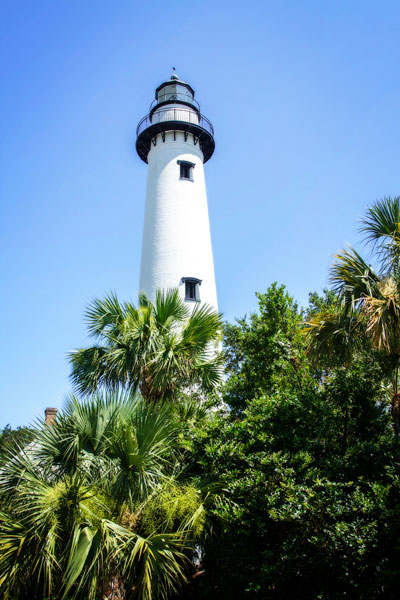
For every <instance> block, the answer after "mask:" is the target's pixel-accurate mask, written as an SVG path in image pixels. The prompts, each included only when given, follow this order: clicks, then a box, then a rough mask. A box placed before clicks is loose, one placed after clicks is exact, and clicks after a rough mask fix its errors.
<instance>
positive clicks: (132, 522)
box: [0, 393, 198, 600]
mask: <svg viewBox="0 0 400 600" xmlns="http://www.w3.org/2000/svg"><path fill="white" fill-rule="evenodd" d="M177 435H178V431H177V425H176V420H175V419H174V418H173V417H172V414H171V406H167V405H165V406H159V407H157V410H155V409H154V407H152V406H150V407H149V406H148V405H146V404H145V403H144V402H143V401H142V400H138V399H137V398H136V397H133V396H130V395H128V394H126V393H120V394H118V395H114V396H113V395H112V394H106V395H96V396H94V397H90V398H86V399H85V400H84V401H83V402H82V404H80V403H78V402H77V400H76V398H74V397H70V398H69V399H68V400H67V403H66V407H65V411H64V413H63V414H61V415H59V417H58V418H57V421H56V423H55V424H54V425H53V426H52V427H48V426H46V425H45V426H41V428H40V429H39V430H38V431H37V432H36V435H35V436H34V439H33V442H32V443H31V444H30V445H29V446H28V447H27V449H26V451H25V452H21V453H19V454H17V455H14V456H12V455H10V457H9V460H7V461H6V463H5V465H4V466H3V467H2V469H1V471H0V493H1V496H2V505H3V513H2V514H0V582H1V583H2V591H3V594H4V595H5V598H9V599H11V598H12V600H18V599H21V600H22V599H23V600H25V598H27V597H29V598H36V599H39V598H43V597H57V598H60V599H61V598H64V599H65V600H67V599H68V600H72V599H73V598H88V599H91V600H94V599H95V598H97V597H98V596H99V594H101V592H102V590H103V591H104V589H105V588H104V586H105V585H106V582H107V581H109V578H110V576H111V573H112V570H113V569H117V570H118V571H119V572H123V574H124V576H125V578H126V580H128V581H129V582H130V586H132V585H133V586H135V588H136V589H135V592H137V594H136V595H137V597H139V598H140V599H141V600H145V599H148V600H149V599H150V598H167V597H169V596H170V595H171V593H173V592H174V591H176V590H177V588H178V586H179V585H180V584H182V582H184V581H185V579H186V578H185V572H184V569H185V566H186V563H187V559H186V558H185V552H186V541H187V540H188V539H192V538H191V536H190V523H194V521H195V520H196V511H197V509H198V507H197V505H196V507H195V509H193V513H194V514H193V515H191V513H190V512H189V513H185V522H187V524H186V526H185V527H180V526H178V525H177V526H176V527H175V525H174V528H175V530H172V531H171V528H170V529H167V530H166V531H165V532H163V533H162V535H159V534H158V533H157V534H156V533H154V532H153V531H150V530H148V529H146V528H145V525H144V523H145V522H144V521H143V522H142V523H141V522H140V518H141V511H143V510H144V507H146V506H148V502H149V501H148V497H149V495H151V496H152V497H153V498H154V496H155V495H157V493H158V490H159V489H161V488H162V489H164V490H165V489H166V490H167V491H168V486H169V485H171V484H170V483H169V482H170V481H172V475H173V474H175V473H179V472H180V470H181V469H180V467H179V465H178V462H177V459H175V451H174V448H175V440H176V437H177ZM182 519H183V518H182ZM137 524H139V525H137ZM136 527H138V528H139V529H137V530H136V529H135V528H136Z"/></svg>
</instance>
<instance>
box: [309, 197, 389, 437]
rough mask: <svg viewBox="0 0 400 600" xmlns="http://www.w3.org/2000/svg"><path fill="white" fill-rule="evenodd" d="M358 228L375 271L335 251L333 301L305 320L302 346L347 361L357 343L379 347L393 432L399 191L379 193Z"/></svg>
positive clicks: (354, 255) (352, 256)
mask: <svg viewBox="0 0 400 600" xmlns="http://www.w3.org/2000/svg"><path fill="white" fill-rule="evenodd" d="M361 231H362V232H363V233H364V235H365V241H366V242H367V243H369V244H372V248H373V250H374V251H375V253H376V257H377V259H378V263H379V264H380V273H378V272H376V271H375V270H374V269H373V268H372V266H371V265H369V264H367V263H366V262H365V260H364V259H363V258H362V257H361V256H360V254H358V252H356V250H354V249H353V248H351V247H349V249H347V250H343V251H342V252H341V253H339V254H337V255H336V261H335V262H334V264H333V265H332V267H331V274H330V280H331V283H332V284H333V289H334V291H335V292H336V293H337V295H338V302H337V304H336V306H335V307H334V308H333V309H331V310H327V311H322V312H320V313H318V314H316V315H312V316H311V318H309V320H308V321H307V323H306V329H305V334H306V336H307V337H308V341H309V345H308V349H309V352H310V354H311V355H313V356H314V357H317V356H318V357H319V360H321V359H322V360H325V361H326V359H328V360H329V361H330V362H331V363H332V364H335V363H342V364H343V363H346V362H349V361H350V360H351V359H352V357H353V355H354V353H355V352H357V351H358V350H360V349H368V347H369V348H371V349H372V348H374V349H377V350H378V351H380V352H381V353H383V354H384V355H385V356H386V358H387V361H388V363H389V368H390V375H391V387H392V392H391V410H392V416H393V427H394V432H395V438H396V440H398V438H399V434H400V394H399V388H398V376H399V367H400V197H396V198H383V199H382V200H380V201H378V202H376V203H375V204H374V205H373V206H372V207H371V208H369V209H368V210H367V213H366V216H365V217H364V218H363V219H362V225H361Z"/></svg>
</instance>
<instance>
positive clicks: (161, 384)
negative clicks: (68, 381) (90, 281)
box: [70, 290, 222, 401]
mask: <svg viewBox="0 0 400 600" xmlns="http://www.w3.org/2000/svg"><path fill="white" fill-rule="evenodd" d="M87 319H88V325H89V331H90V333H91V334H92V335H94V336H95V337H96V339H97V340H98V341H101V342H102V345H96V346H93V347H92V348H87V349H80V350H76V351H75V352H72V353H71V354H70V361H71V364H72V373H71V378H72V381H73V384H74V386H75V388H76V390H77V391H78V392H80V393H82V394H88V393H92V392H94V391H96V389H98V388H102V387H104V388H106V389H109V390H115V389H117V388H118V386H119V385H123V386H125V387H126V388H128V389H129V390H131V391H133V392H135V391H136V390H137V389H138V387H140V390H141V393H142V395H143V396H144V397H145V398H146V399H147V400H148V401H158V400H162V399H164V398H167V397H173V396H175V395H176V394H178V393H179V392H180V391H182V390H184V389H187V388H188V387H190V386H192V385H193V384H196V385H197V386H199V387H200V389H201V390H202V391H205V392H207V391H211V390H212V389H213V388H214V387H215V386H216V385H217V384H218V381H219V380H220V378H221V375H222V370H221V358H220V353H219V351H218V350H219V349H218V343H219V340H220V336H221V330H222V322H221V315H219V314H218V313H215V312H214V311H213V310H212V309H211V307H209V306H206V305H203V306H196V307H195V309H194V310H193V312H192V314H190V313H189V310H188V308H187V306H186V305H185V303H184V302H183V300H182V299H181V298H180V296H179V293H178V291H177V290H169V291H168V292H161V291H159V292H158V293H157V295H156V300H155V303H154V304H153V303H152V302H150V300H149V299H148V298H146V297H145V296H144V295H143V294H142V295H141V297H140V299H139V306H138V307H137V308H136V307H135V306H133V305H132V304H130V303H125V304H119V303H118V300H117V299H116V297H115V296H113V295H111V296H110V297H108V298H106V299H105V300H95V301H94V302H93V303H92V304H91V306H90V307H89V309H88V311H87ZM203 374H204V376H203Z"/></svg>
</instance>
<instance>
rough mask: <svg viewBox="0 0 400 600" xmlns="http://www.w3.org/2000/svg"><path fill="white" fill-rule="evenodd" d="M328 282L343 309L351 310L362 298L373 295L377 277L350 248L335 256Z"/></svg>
mask: <svg viewBox="0 0 400 600" xmlns="http://www.w3.org/2000/svg"><path fill="white" fill-rule="evenodd" d="M335 259H336V260H335V262H334V263H333V265H332V267H331V272H330V281H331V283H332V285H333V289H334V291H335V292H336V293H337V294H338V295H339V299H340V300H341V302H342V304H343V306H344V308H345V309H346V310H350V311H351V310H353V309H355V308H356V307H357V306H359V304H360V302H362V298H363V297H364V296H371V295H374V293H375V290H376V289H377V285H378V284H379V282H380V277H379V275H378V274H377V273H376V272H375V271H374V269H373V268H372V267H371V265H368V264H367V263H366V262H365V261H364V259H363V258H362V257H361V256H360V254H359V253H358V252H357V251H356V250H354V248H352V247H351V246H350V247H349V248H348V249H345V250H342V252H341V253H338V254H336V255H335Z"/></svg>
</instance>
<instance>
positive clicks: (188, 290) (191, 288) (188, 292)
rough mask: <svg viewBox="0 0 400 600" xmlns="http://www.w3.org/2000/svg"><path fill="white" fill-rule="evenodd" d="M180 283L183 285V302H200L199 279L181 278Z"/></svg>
mask: <svg viewBox="0 0 400 600" xmlns="http://www.w3.org/2000/svg"><path fill="white" fill-rule="evenodd" d="M182 281H183V282H184V284H185V300H192V301H194V302H196V301H197V302H199V301H200V289H199V288H200V284H201V279H196V277H182Z"/></svg>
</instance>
